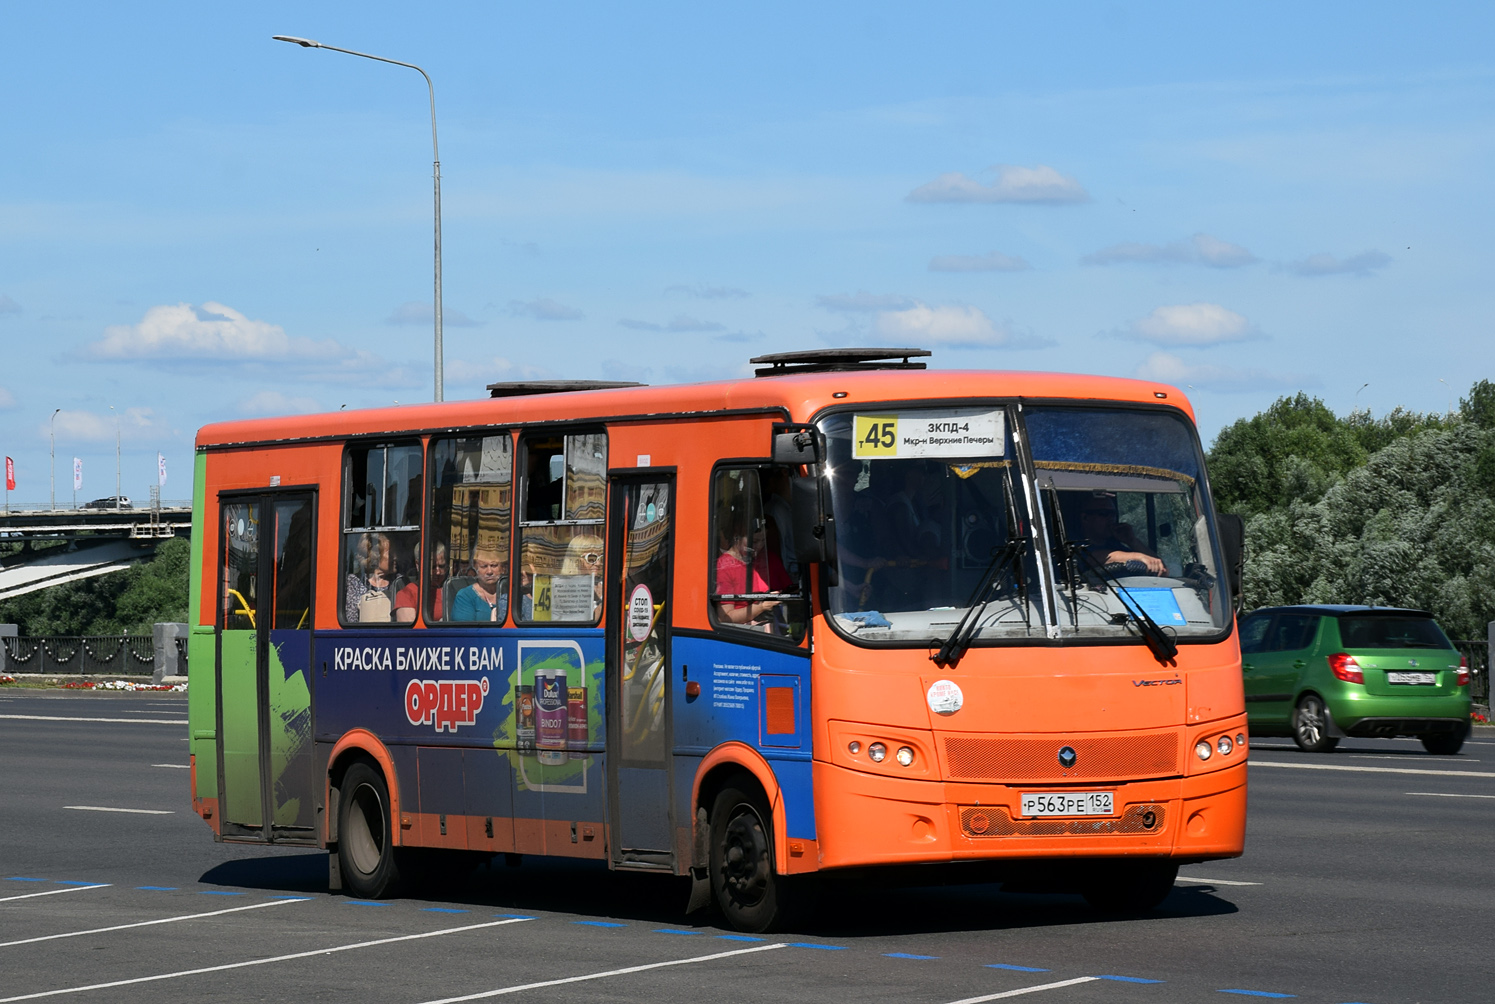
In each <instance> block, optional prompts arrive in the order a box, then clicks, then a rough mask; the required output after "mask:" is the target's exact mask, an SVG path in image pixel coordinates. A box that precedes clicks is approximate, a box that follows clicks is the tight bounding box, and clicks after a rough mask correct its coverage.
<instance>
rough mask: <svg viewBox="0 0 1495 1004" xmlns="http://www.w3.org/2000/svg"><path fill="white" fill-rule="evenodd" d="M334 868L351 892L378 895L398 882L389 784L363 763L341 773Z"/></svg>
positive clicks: (359, 895) (384, 892)
mask: <svg viewBox="0 0 1495 1004" xmlns="http://www.w3.org/2000/svg"><path fill="white" fill-rule="evenodd" d="M337 858H338V869H339V871H341V872H342V877H343V885H344V887H346V888H347V890H348V891H349V892H350V893H352V894H353V895H354V896H357V897H360V898H362V899H379V898H381V897H384V896H388V895H391V894H392V893H393V892H394V891H395V890H396V888H397V887H398V886H399V883H400V870H399V867H398V864H397V863H396V860H395V848H394V840H393V832H392V820H391V818H390V813H389V786H388V785H386V784H385V783H384V776H383V775H382V774H381V773H380V772H379V771H378V770H376V769H374V768H373V767H371V766H369V765H368V764H366V763H355V764H353V766H351V767H349V768H348V772H347V773H346V774H345V775H343V783H342V786H341V789H340V795H339V798H338V819H337Z"/></svg>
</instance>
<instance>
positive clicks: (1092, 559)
mask: <svg viewBox="0 0 1495 1004" xmlns="http://www.w3.org/2000/svg"><path fill="white" fill-rule="evenodd" d="M1069 547H1070V549H1071V550H1072V551H1073V552H1074V553H1075V554H1078V555H1079V556H1080V559H1081V560H1082V561H1084V562H1085V564H1087V565H1089V566H1090V570H1091V571H1092V572H1094V573H1095V574H1096V575H1098V576H1100V577H1101V578H1102V579H1104V580H1105V581H1107V582H1109V583H1111V585H1113V586H1115V587H1116V591H1117V592H1118V593H1120V594H1121V596H1122V606H1124V607H1126V608H1127V612H1128V613H1130V614H1131V615H1132V617H1131V619H1132V620H1133V621H1135V622H1136V624H1137V630H1138V631H1140V632H1141V633H1142V640H1143V641H1144V642H1145V643H1146V644H1147V648H1148V651H1150V652H1151V653H1152V655H1153V658H1154V659H1156V660H1158V662H1160V663H1163V664H1164V665H1167V664H1168V663H1170V662H1172V661H1173V658H1174V657H1175V656H1177V655H1178V644H1177V643H1176V642H1175V641H1174V640H1173V639H1172V638H1170V637H1169V636H1168V633H1167V632H1166V631H1164V630H1163V628H1162V627H1161V626H1160V625H1159V624H1158V622H1157V621H1155V620H1153V619H1152V617H1151V616H1150V615H1149V614H1148V612H1147V611H1146V610H1143V609H1142V604H1140V603H1138V602H1137V598H1136V597H1135V596H1133V595H1132V591H1131V590H1130V589H1128V588H1127V587H1126V586H1124V585H1122V583H1121V576H1120V574H1119V573H1118V572H1115V571H1112V570H1111V567H1110V566H1109V565H1104V564H1102V563H1101V561H1100V559H1098V558H1097V557H1096V556H1095V555H1093V554H1091V553H1090V552H1089V551H1087V550H1085V548H1084V546H1083V545H1081V544H1070V545H1069Z"/></svg>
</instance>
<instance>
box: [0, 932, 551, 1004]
mask: <svg viewBox="0 0 1495 1004" xmlns="http://www.w3.org/2000/svg"><path fill="white" fill-rule="evenodd" d="M529 919H530V918H528V917H514V918H511V919H509V920H494V921H489V922H488V923H486V924H468V925H466V926H465V927H447V928H443V929H442V930H440V931H426V932H425V933H423V934H404V935H401V936H399V937H398V938H379V939H378V940H377V941H359V942H355V943H353V944H351V945H338V946H336V947H334V948H316V949H313V950H312V951H310V952H293V953H292V954H290V955H275V956H272V957H270V958H268V959H250V960H249V961H248V962H227V963H224V964H223V965H221V966H204V967H202V968H201V969H183V970H180V971H178V972H175V973H158V974H157V975H155V976H137V977H136V978H135V979H133V980H114V981H113V982H111V983H90V984H89V985H88V986H82V987H64V988H63V989H61V990H43V991H41V992H40V993H34V994H20V995H19V996H16V997H0V1004H11V1002H12V1001H29V1000H36V999H37V998H38V997H59V996H61V995H62V994H81V993H83V992H84V991H85V990H107V989H109V988H110V987H128V986H134V985H135V984H137V983H155V982H157V981H159V980H174V979H178V978H180V977H183V976H200V975H202V974H203V973H221V972H223V971H224V970H227V969H244V968H246V967H248V966H265V965H269V964H270V963H272V962H289V961H291V960H292V959H309V958H312V957H313V956H317V955H332V954H333V953H335V952H348V951H352V950H353V949H355V948H373V947H374V946H375V945H390V944H394V943H395V942H397V941H416V940H419V939H421V938H439V937H441V936H442V935H443V934H461V933H462V932H463V931H478V930H481V929H483V928H486V927H502V926H503V925H505V924H521V923H523V922H524V921H526V920H529Z"/></svg>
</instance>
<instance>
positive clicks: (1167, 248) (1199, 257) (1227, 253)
mask: <svg viewBox="0 0 1495 1004" xmlns="http://www.w3.org/2000/svg"><path fill="white" fill-rule="evenodd" d="M1257 260H1258V259H1257V257H1256V255H1254V254H1252V253H1251V252H1250V251H1247V250H1246V249H1245V248H1243V247H1241V246H1240V245H1239V244H1231V243H1230V242H1229V241H1222V240H1220V239H1219V238H1218V237H1211V236H1210V235H1209V234H1195V235H1194V236H1193V237H1188V238H1185V239H1184V240H1181V241H1174V242H1173V243H1172V244H1136V243H1131V242H1128V243H1124V244H1113V245H1111V246H1110V247H1108V248H1102V249H1101V250H1099V251H1097V252H1095V253H1094V254H1090V255H1086V256H1085V257H1084V258H1081V259H1080V261H1081V262H1082V263H1083V264H1086V265H1122V264H1128V263H1133V262H1137V263H1144V264H1152V265H1207V266H1208V267H1210V268H1239V267H1241V266H1242V265H1250V264H1252V263H1254V262H1256V261H1257Z"/></svg>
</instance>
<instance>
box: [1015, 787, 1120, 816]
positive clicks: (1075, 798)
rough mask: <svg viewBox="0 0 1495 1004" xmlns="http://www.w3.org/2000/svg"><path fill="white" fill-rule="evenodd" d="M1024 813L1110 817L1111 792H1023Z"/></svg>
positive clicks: (1027, 814)
mask: <svg viewBox="0 0 1495 1004" xmlns="http://www.w3.org/2000/svg"><path fill="white" fill-rule="evenodd" d="M1022 812H1023V815H1025V816H1109V815H1111V814H1112V809H1111V792H1109V791H1044V792H1023V794H1022Z"/></svg>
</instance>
